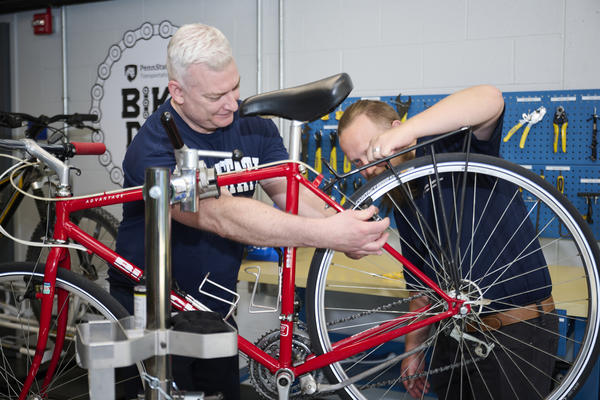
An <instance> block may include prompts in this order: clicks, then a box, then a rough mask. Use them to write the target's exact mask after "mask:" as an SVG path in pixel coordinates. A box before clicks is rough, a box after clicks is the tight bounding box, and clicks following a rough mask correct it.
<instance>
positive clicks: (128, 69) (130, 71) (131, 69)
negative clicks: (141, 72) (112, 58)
mask: <svg viewBox="0 0 600 400" xmlns="http://www.w3.org/2000/svg"><path fill="white" fill-rule="evenodd" d="M136 76H137V65H136V64H129V65H126V66H125V77H126V78H127V80H128V81H129V82H131V81H133V80H134V79H135V77H136Z"/></svg>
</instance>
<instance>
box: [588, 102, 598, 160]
mask: <svg viewBox="0 0 600 400" xmlns="http://www.w3.org/2000/svg"><path fill="white" fill-rule="evenodd" d="M590 120H592V121H593V122H592V155H591V156H590V158H591V160H592V161H596V159H597V158H598V153H597V151H596V150H597V147H598V125H597V122H598V115H597V114H596V107H594V113H593V114H592V116H591V117H590V118H588V121H590Z"/></svg>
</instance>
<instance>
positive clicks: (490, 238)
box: [394, 117, 552, 309]
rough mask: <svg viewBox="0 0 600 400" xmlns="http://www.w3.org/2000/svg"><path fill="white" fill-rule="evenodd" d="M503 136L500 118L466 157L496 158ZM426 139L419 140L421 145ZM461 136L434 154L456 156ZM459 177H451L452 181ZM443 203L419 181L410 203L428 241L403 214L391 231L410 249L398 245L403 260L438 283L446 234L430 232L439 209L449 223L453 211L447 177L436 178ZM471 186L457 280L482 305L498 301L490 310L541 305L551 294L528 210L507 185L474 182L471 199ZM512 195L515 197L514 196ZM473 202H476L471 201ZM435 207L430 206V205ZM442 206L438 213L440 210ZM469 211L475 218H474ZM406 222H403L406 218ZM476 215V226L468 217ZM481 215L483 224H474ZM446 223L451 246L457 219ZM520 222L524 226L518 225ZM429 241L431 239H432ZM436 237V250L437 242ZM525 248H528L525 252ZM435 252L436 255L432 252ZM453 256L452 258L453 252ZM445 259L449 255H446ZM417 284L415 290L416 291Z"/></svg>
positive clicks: (438, 146) (492, 181)
mask: <svg viewBox="0 0 600 400" xmlns="http://www.w3.org/2000/svg"><path fill="white" fill-rule="evenodd" d="M501 134H502V117H500V119H499V122H498V125H497V126H496V128H495V130H494V132H493V134H492V136H491V138H490V139H489V140H488V141H481V140H478V139H477V138H476V137H475V136H474V135H473V136H472V138H471V152H473V153H480V154H487V155H492V156H496V157H498V156H499V151H500V138H501ZM428 139H430V138H429V137H427V138H423V139H422V140H421V141H425V140H428ZM463 139H464V136H462V135H459V136H456V135H455V136H451V137H448V138H446V139H444V140H442V141H439V142H436V143H435V145H434V149H435V152H436V153H447V152H460V151H462V148H463V147H462V146H463V143H464V140H463ZM430 153H431V150H430V147H429V146H424V147H421V148H420V149H418V150H417V154H416V156H417V157H418V156H422V155H426V154H430ZM458 175H460V174H455V178H456V177H457V176H458ZM440 178H441V187H442V188H443V190H442V198H443V203H440V200H439V198H438V190H437V188H436V187H434V189H433V198H435V200H434V201H432V193H431V192H430V187H429V183H428V181H427V180H426V179H425V178H423V179H421V180H420V181H418V182H416V184H415V185H414V186H413V187H412V188H411V190H412V191H413V192H414V193H416V194H417V198H416V199H415V202H416V204H417V207H418V208H419V210H420V211H421V212H422V214H423V217H424V220H425V221H427V224H428V225H429V227H431V229H432V232H433V235H430V238H429V239H428V240H426V241H425V243H424V241H423V239H422V237H423V236H424V235H423V234H422V231H421V230H420V229H417V232H419V233H418V234H417V233H415V231H414V230H413V228H411V226H424V224H422V225H415V224H416V223H417V222H416V221H417V219H416V217H415V216H414V214H411V213H406V212H405V213H404V216H402V215H401V214H400V213H399V212H397V211H395V213H394V215H395V218H396V225H397V226H398V231H399V234H400V237H402V238H403V239H406V241H407V243H410V246H408V245H403V246H402V251H403V254H404V256H405V257H406V258H407V259H408V260H409V261H411V263H413V264H414V265H415V266H417V267H418V268H419V269H421V270H422V271H423V272H425V274H426V275H427V276H429V277H431V278H433V279H434V280H436V281H437V279H438V278H439V276H441V275H443V272H441V271H442V268H441V266H440V263H441V262H440V261H439V260H440V259H441V257H439V249H440V247H443V248H447V247H448V246H447V243H448V241H447V240H446V239H444V238H445V233H444V232H441V233H439V234H438V232H437V231H436V230H435V227H436V220H437V221H442V218H443V214H442V208H443V209H444V210H445V212H446V218H447V219H451V218H453V215H454V210H456V209H458V207H457V205H456V203H458V201H459V200H457V199H456V198H455V197H454V195H453V191H452V187H454V186H456V185H457V184H456V182H452V180H451V179H450V176H449V175H444V174H443V175H441V176H440ZM473 183H474V182H473V181H469V182H468V183H467V194H466V196H465V201H464V205H465V211H464V215H466V216H469V218H464V219H463V221H462V229H461V232H462V233H461V244H460V255H461V262H460V268H461V275H462V278H463V279H469V280H471V281H473V282H476V284H477V285H478V287H479V288H480V289H481V290H482V291H483V296H484V298H486V299H491V300H497V302H495V303H494V304H492V305H491V307H492V308H496V309H502V308H506V306H507V304H514V305H527V304H532V303H535V302H536V301H540V300H543V299H545V298H547V297H548V296H550V293H551V291H552V287H551V280H550V274H549V271H548V268H547V267H546V261H545V259H544V256H543V253H542V251H541V249H540V245H539V242H538V240H537V239H536V232H535V228H534V226H533V224H532V223H531V221H530V220H529V218H528V216H527V213H528V212H527V207H526V206H525V203H524V201H523V199H522V196H521V194H520V193H517V192H518V188H517V187H515V186H514V185H512V184H510V183H508V182H498V183H496V180H495V179H484V178H483V177H481V176H478V181H477V191H476V196H474V195H473V190H472V187H473ZM515 193H516V196H515ZM473 197H475V201H474V199H473ZM434 202H435V206H434V204H433V203H434ZM440 204H443V207H440ZM473 207H475V213H474V214H473ZM407 215H410V216H409V217H408V219H409V222H407V221H406V216H407ZM473 215H475V222H473V221H472V220H471V218H470V217H471V216H473ZM481 215H484V218H483V220H479V219H478V218H479V217H480V216H481ZM452 221H453V222H452V223H451V226H452V228H454V229H451V239H450V243H453V246H455V245H454V243H456V237H457V232H456V229H455V228H456V223H455V222H456V218H455V219H453V220H452ZM523 221H525V223H522V222H523ZM473 230H476V235H475V241H474V242H473V241H472V240H471V237H472V236H473V235H472V234H471V232H472V231H473ZM431 236H433V237H431ZM438 237H441V238H442V240H441V246H440V243H439V240H438ZM525 245H527V248H525V249H524V247H525ZM431 249H434V250H433V253H434V254H436V256H434V257H432V256H431V253H430V252H429V250H431ZM436 249H437V250H436ZM451 251H452V254H454V253H455V252H456V249H455V247H452V250H451ZM447 254H450V252H447ZM405 277H406V281H407V283H408V284H409V285H412V284H415V278H414V277H412V276H411V275H410V274H408V273H405ZM418 287H419V284H418V283H417V284H416V286H415V288H417V289H418Z"/></svg>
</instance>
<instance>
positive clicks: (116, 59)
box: [90, 21, 178, 185]
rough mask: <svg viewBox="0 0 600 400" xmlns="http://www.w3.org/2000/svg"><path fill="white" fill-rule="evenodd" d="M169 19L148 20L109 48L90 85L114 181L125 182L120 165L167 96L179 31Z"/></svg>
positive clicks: (104, 159) (96, 137) (98, 137)
mask: <svg viewBox="0 0 600 400" xmlns="http://www.w3.org/2000/svg"><path fill="white" fill-rule="evenodd" d="M177 28H178V27H177V26H174V25H173V24H171V22H169V21H162V22H160V23H158V24H152V23H150V22H145V23H143V24H142V25H141V26H140V27H139V28H137V29H136V30H130V31H127V32H125V34H124V35H123V38H122V39H121V40H120V41H119V42H118V43H115V44H113V45H112V46H110V47H109V49H108V55H107V56H106V58H105V59H104V61H102V63H101V64H100V65H99V66H98V75H97V78H96V82H95V83H94V85H93V86H92V89H91V97H92V105H91V108H90V113H91V114H96V115H98V121H97V122H96V124H95V127H96V128H97V129H98V131H97V132H95V133H94V134H93V135H92V141H93V142H102V143H104V144H105V145H106V148H107V150H106V153H104V154H103V155H101V156H99V157H98V161H99V162H100V164H101V165H102V166H103V167H104V168H105V169H106V171H107V173H108V174H109V176H110V180H111V181H112V182H113V183H115V184H118V185H123V170H122V169H121V163H122V161H123V157H124V156H125V151H126V150H127V146H128V144H129V143H130V142H131V140H132V139H133V137H134V136H135V134H136V133H137V131H138V130H139V128H140V127H141V126H142V124H143V123H144V121H145V120H146V118H148V116H150V114H152V112H153V111H154V110H156V109H157V108H158V106H160V105H161V104H162V103H163V102H164V101H165V100H166V99H167V97H168V95H169V91H168V90H167V83H168V77H167V66H166V58H167V44H168V43H169V38H170V37H171V36H172V35H173V34H174V33H175V31H176V30H177Z"/></svg>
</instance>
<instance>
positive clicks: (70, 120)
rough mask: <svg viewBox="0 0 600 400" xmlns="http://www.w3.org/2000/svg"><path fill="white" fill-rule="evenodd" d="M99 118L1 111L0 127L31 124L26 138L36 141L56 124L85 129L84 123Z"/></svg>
mask: <svg viewBox="0 0 600 400" xmlns="http://www.w3.org/2000/svg"><path fill="white" fill-rule="evenodd" d="M97 120H98V116H97V115H95V114H79V113H74V114H57V115H53V116H51V117H48V116H46V115H40V116H37V117H35V116H33V115H30V114H25V113H13V112H6V111H0V126H3V127H6V128H11V129H13V128H20V127H22V126H24V125H25V123H27V122H30V123H31V126H30V127H29V129H28V130H27V133H26V136H27V137H29V138H32V139H35V138H36V136H37V135H38V134H39V133H40V132H41V131H42V129H44V128H45V127H47V126H48V125H50V124H52V123H54V122H64V123H66V124H67V125H70V126H74V127H76V128H85V127H86V126H85V125H84V122H95V121H97Z"/></svg>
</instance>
